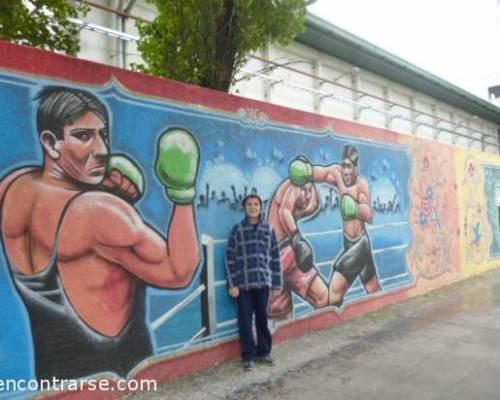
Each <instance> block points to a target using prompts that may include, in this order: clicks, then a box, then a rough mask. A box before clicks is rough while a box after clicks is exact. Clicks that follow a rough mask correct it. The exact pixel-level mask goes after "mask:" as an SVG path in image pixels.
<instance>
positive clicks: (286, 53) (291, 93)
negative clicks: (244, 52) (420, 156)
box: [79, 0, 500, 153]
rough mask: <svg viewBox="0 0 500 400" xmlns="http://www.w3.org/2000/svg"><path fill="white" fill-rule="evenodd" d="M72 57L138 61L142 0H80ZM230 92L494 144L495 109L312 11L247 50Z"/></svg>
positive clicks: (145, 14)
mask: <svg viewBox="0 0 500 400" xmlns="http://www.w3.org/2000/svg"><path fill="white" fill-rule="evenodd" d="M87 3H88V4H89V5H90V6H91V12H90V13H89V14H88V15H87V16H86V17H85V18H84V21H83V22H84V25H83V27H84V29H82V33H81V52H80V53H79V57H81V58H85V59H90V60H93V61H97V62H101V63H104V64H109V65H115V66H119V67H126V68H130V65H131V63H134V62H140V60H141V58H140V54H139V53H138V51H137V47H136V43H135V41H136V39H137V29H136V27H135V22H136V20H144V21H152V20H153V19H154V17H155V10H154V8H153V6H151V5H149V4H147V3H146V2H145V1H144V0H128V1H126V0H107V1H106V0H92V1H90V0H89V1H87ZM231 92H232V93H236V94H237V95H239V96H243V97H248V98H252V99H257V100H262V101H267V102H271V103H275V104H279V105H283V106H286V107H291V108H297V109H301V110H304V111H310V112H315V113H320V114H324V115H327V116H331V117H336V118H341V119H346V120H351V121H357V122H360V123H363V124H367V125H372V126H377V127H381V128H387V129H390V130H393V131H397V132H401V133H405V134H410V135H416V136H418V137H424V138H428V139H430V140H438V141H440V142H446V143H451V144H453V145H456V146H461V147H467V148H472V149H477V150H483V151H487V152H494V153H497V152H498V150H499V133H498V132H499V128H500V108H497V107H496V106H494V105H493V104H492V103H490V102H488V101H486V100H483V99H481V98H479V97H477V96H475V95H473V94H471V93H469V92H467V91H465V90H463V89H461V88H459V87H457V86H455V85H453V84H451V83H449V82H447V81H445V80H444V79H442V78H439V77H437V76H435V75H433V74H431V73H429V72H427V71H425V70H423V69H421V68H419V67H417V66H415V65H412V64H410V63H408V62H407V61H405V60H403V59H401V58H399V57H397V56H396V55H394V54H391V53H389V52H387V51H385V50H383V49H381V48H379V47H377V46H374V45H372V44H370V43H369V42H367V41H365V40H363V39H361V38H359V37H357V36H355V35H353V34H351V33H349V32H346V31H344V30H342V29H340V28H338V27H336V26H334V25H332V24H330V23H328V22H326V21H324V20H322V19H321V18H319V17H316V16H314V15H308V18H307V30H306V32H305V33H303V34H301V35H299V36H298V37H297V38H296V40H295V41H294V42H293V43H292V44H290V45H289V46H287V47H285V48H283V47H279V46H275V45H270V46H269V47H268V48H267V49H265V50H263V51H260V52H257V53H255V54H253V55H252V56H251V57H250V59H249V62H248V64H247V65H246V66H245V67H244V68H243V70H242V71H240V72H239V74H238V76H237V79H236V83H235V85H234V86H233V88H232V89H231Z"/></svg>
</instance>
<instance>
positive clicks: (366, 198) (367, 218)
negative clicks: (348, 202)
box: [358, 179, 373, 224]
mask: <svg viewBox="0 0 500 400" xmlns="http://www.w3.org/2000/svg"><path fill="white" fill-rule="evenodd" d="M358 206H359V208H358V218H359V219H360V220H361V221H363V222H367V223H369V224H371V223H372V221H373V211H372V206H371V201H370V190H369V188H368V183H367V182H366V181H365V180H364V179H362V180H361V179H360V183H359V192H358Z"/></svg>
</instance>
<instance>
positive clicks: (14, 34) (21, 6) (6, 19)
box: [0, 0, 88, 55]
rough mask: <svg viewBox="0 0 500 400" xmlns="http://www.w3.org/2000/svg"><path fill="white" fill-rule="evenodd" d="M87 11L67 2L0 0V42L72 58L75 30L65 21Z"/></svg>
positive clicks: (77, 46)
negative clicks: (52, 51) (22, 45)
mask: <svg viewBox="0 0 500 400" xmlns="http://www.w3.org/2000/svg"><path fill="white" fill-rule="evenodd" d="M87 12H88V6H86V5H84V4H79V5H77V4H75V3H74V2H72V1H69V0H30V1H23V0H0V39H4V40H7V41H11V42H14V43H19V44H24V45H28V46H33V47H39V48H41V49H49V50H58V51H63V52H65V53H66V54H71V55H74V54H76V53H77V52H78V50H79V49H80V45H79V40H78V32H79V28H78V27H77V26H76V25H74V24H72V23H71V22H69V21H68V18H76V17H78V15H83V14H85V13H87Z"/></svg>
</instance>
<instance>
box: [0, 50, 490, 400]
mask: <svg viewBox="0 0 500 400" xmlns="http://www.w3.org/2000/svg"><path fill="white" fill-rule="evenodd" d="M0 107H1V109H2V115H3V118H2V119H1V120H0V137H1V138H2V144H3V145H2V146H1V147H0V176H1V181H0V207H1V208H0V217H1V239H2V246H1V249H0V253H1V254H0V298H1V299H0V301H1V304H2V307H1V308H0V379H32V378H34V379H42V378H49V379H50V378H51V377H57V378H64V379H69V378H82V377H89V376H94V375H96V376H100V375H101V374H104V375H106V376H109V375H112V376H114V377H115V378H117V379H118V378H119V377H132V376H136V375H137V374H143V375H146V376H147V375H148V374H151V375H154V376H156V377H158V378H159V380H161V379H166V378H167V377H170V376H172V375H173V373H171V372H170V371H169V369H171V368H173V367H172V366H173V363H172V362H173V361H175V360H180V359H181V358H182V357H183V356H184V355H186V354H188V355H189V354H197V353H196V351H197V350H199V349H200V351H201V349H203V351H204V352H205V353H204V354H206V352H207V349H208V351H209V350H210V349H218V350H217V351H218V352H215V351H214V352H213V353H212V355H210V354H209V355H208V356H206V357H208V358H209V359H210V357H211V360H210V361H208V362H207V363H205V364H203V363H201V362H200V363H199V367H202V366H203V365H210V363H213V362H215V361H217V360H218V359H221V357H222V358H224V357H223V356H221V354H228V356H226V357H235V356H236V355H237V352H238V344H237V341H236V340H235V338H236V337H237V326H236V319H235V316H236V309H235V303H234V301H233V300H232V299H231V298H230V297H229V296H228V294H227V286H226V282H225V268H224V250H225V243H226V238H227V236H228V234H229V231H230V229H231V227H232V226H233V225H234V224H235V223H237V222H239V221H240V220H241V219H242V217H243V210H242V206H241V200H242V198H243V197H244V196H246V195H247V194H250V193H256V194H259V195H260V196H261V197H262V198H263V199H264V208H265V210H266V215H265V218H267V220H268V221H269V222H270V223H271V224H272V225H273V226H274V228H275V230H276V233H277V237H278V240H279V242H280V250H281V258H282V264H283V265H282V266H283V276H284V287H283V290H282V292H281V293H279V294H278V295H276V296H275V297H273V298H271V300H270V305H269V311H270V317H271V319H272V328H273V330H274V331H275V332H276V333H277V334H278V335H279V334H282V337H287V336H291V335H292V334H293V333H292V331H293V327H294V326H297V324H299V323H300V322H301V321H303V320H304V319H308V320H311V321H312V319H311V318H316V319H318V318H319V319H322V318H323V319H324V320H325V321H328V322H326V323H325V324H326V325H328V324H330V325H331V324H332V323H334V322H338V321H342V320H345V319H348V318H350V317H352V316H353V315H356V314H359V313H362V312H365V311H366V310H369V309H373V308H377V307H381V306H383V305H384V304H389V303H391V302H394V301H400V300H402V299H404V298H406V297H408V296H413V295H416V294H418V293H422V292H424V291H427V290H429V289H432V288H436V287H440V286H443V285H445V284H449V283H451V282H454V281H457V280H460V279H463V278H466V277H468V276H470V275H473V274H476V273H480V272H483V271H485V270H487V269H490V268H494V267H498V266H500V262H499V258H498V257H499V256H500V226H499V225H500V179H499V178H500V159H499V158H498V157H495V156H492V155H486V154H481V153H476V152H474V153H472V152H466V151H463V150H458V149H454V148H452V147H449V146H445V145H438V144H436V143H432V144H431V143H430V142H427V141H423V140H418V139H416V138H413V137H407V136H401V135H397V134H395V133H393V132H389V131H384V130H380V129H376V128H370V127H366V126H362V125H359V124H354V123H349V122H346V121H341V120H335V119H329V118H326V117H321V116H318V115H313V114H307V113H301V112H297V111H292V110H288V109H286V108H280V107H276V106H271V105H269V104H264V103H259V102H255V101H249V100H244V99H239V98H236V97H232V96H227V95H224V94H220V93H213V92H210V91H207V90H202V89H198V88H194V87H191V86H187V85H182V84H179V83H174V82H168V81H164V80H160V79H155V78H152V77H147V76H143V75H140V74H134V73H130V72H127V71H121V70H118V69H112V68H109V67H103V66H99V65H97V64H91V63H88V62H83V61H79V60H74V59H69V58H64V57H61V56H57V55H51V54H48V53H43V52H40V51H36V50H33V49H25V48H21V47H16V46H12V45H7V44H5V43H0ZM297 168H299V169H305V170H308V171H309V172H310V173H308V174H307V176H304V175H300V176H297V175H296V172H297ZM325 324H323V325H325ZM313 326H315V325H313V324H311V325H310V327H313ZM309 329H311V328H309ZM200 354H201V353H200ZM179 365H182V364H181V363H180V362H179V363H178V368H179ZM155 366H156V367H157V368H156V369H154V367H155ZM191 368H192V367H191ZM188 370H189V368H186V371H188ZM176 373H177V374H178V372H176ZM13 395H16V394H15V393H3V394H2V393H0V398H9V397H10V396H13Z"/></svg>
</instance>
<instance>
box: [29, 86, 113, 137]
mask: <svg viewBox="0 0 500 400" xmlns="http://www.w3.org/2000/svg"><path fill="white" fill-rule="evenodd" d="M36 99H38V100H39V101H40V104H39V106H38V111H37V115H36V122H37V129H38V132H39V133H41V132H43V131H51V132H52V133H53V134H54V135H55V136H56V138H57V139H63V138H64V131H63V127H65V126H67V125H71V124H72V123H73V122H75V121H76V120H77V119H78V118H80V117H82V116H83V115H85V114H86V113H87V112H89V111H90V112H92V113H94V114H95V115H97V117H98V118H99V119H100V120H101V121H102V122H103V123H104V125H105V127H106V130H108V131H109V115H108V110H107V109H106V107H105V106H104V104H103V103H101V101H99V99H98V98H97V97H96V96H94V95H93V94H90V93H89V92H86V91H83V90H78V89H73V88H68V87H63V86H47V87H45V88H43V89H42V90H41V91H40V93H38V96H37V97H36Z"/></svg>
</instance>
